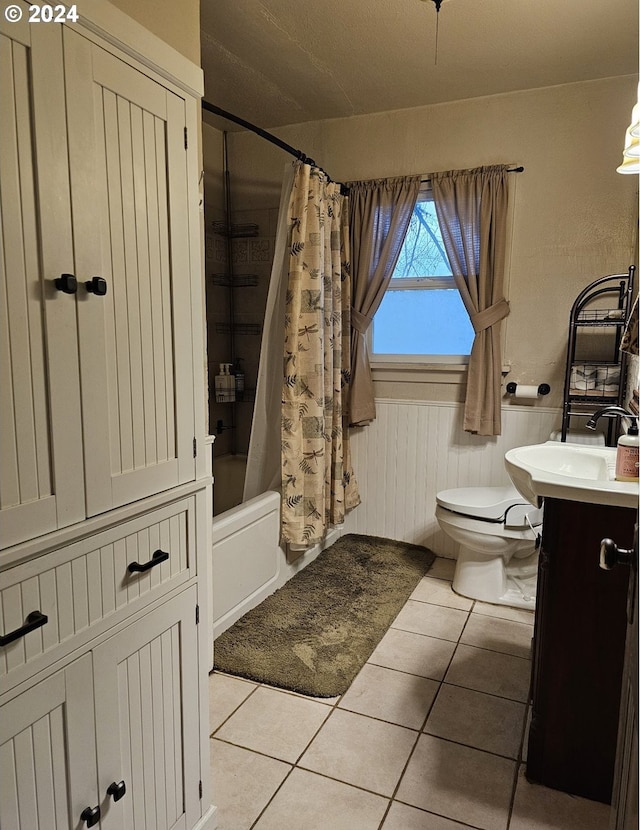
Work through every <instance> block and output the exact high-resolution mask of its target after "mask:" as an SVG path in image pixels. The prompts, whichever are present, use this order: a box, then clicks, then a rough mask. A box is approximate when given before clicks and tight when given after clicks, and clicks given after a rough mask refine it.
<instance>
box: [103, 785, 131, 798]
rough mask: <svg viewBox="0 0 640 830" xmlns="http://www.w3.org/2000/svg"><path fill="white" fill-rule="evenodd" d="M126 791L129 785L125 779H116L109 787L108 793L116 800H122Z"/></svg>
mask: <svg viewBox="0 0 640 830" xmlns="http://www.w3.org/2000/svg"><path fill="white" fill-rule="evenodd" d="M126 791H127V785H126V784H125V783H124V781H120V782H119V783H118V782H116V781H114V782H113V784H109V786H108V787H107V795H110V796H111V797H112V798H113V800H114V801H120V799H121V798H122V797H123V795H124V794H125V793H126Z"/></svg>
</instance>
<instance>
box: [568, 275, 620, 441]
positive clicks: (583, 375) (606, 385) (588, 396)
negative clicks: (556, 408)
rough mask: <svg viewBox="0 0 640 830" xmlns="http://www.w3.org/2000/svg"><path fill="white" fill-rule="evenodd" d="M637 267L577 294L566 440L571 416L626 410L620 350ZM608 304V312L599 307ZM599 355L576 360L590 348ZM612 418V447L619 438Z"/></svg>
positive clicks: (572, 320) (572, 317)
mask: <svg viewBox="0 0 640 830" xmlns="http://www.w3.org/2000/svg"><path fill="white" fill-rule="evenodd" d="M635 270H636V269H635V266H634V265H631V266H630V267H629V271H628V273H627V274H611V275H609V276H607V277H601V278H600V279H597V280H595V281H594V282H592V283H590V285H587V287H586V288H584V289H583V290H582V291H581V292H580V294H578V296H577V298H576V300H575V302H574V304H573V306H572V308H571V314H570V316H569V343H568V348H567V364H566V372H565V380H564V395H563V398H564V402H563V410H562V433H561V440H562V441H566V440H567V432H568V430H569V425H570V421H571V418H588V417H590V416H591V415H593V414H594V412H595V411H596V410H597V409H599V408H601V407H604V406H612V405H618V406H622V404H623V402H624V391H625V368H626V355H625V353H624V352H620V351H619V348H620V341H621V339H622V332H623V331H624V327H625V326H626V324H627V322H628V320H629V315H630V313H631V299H632V295H633V281H634V276H635ZM603 301H604V302H606V303H607V305H608V306H612V305H613V307H608V308H598V307H596V308H594V307H593V304H594V302H595V303H596V305H597V303H599V302H600V303H601V302H603ZM589 347H590V349H591V351H592V352H595V353H596V354H597V355H598V356H597V357H590V356H584V357H577V356H576V355H577V354H579V353H580V352H581V351H582V350H583V349H585V348H586V352H587V355H589V354H590V349H589ZM618 417H619V416H616V415H612V416H611V417H610V419H609V427H608V436H607V437H608V443H609V444H611V443H612V442H613V440H614V438H615V436H614V434H613V426H614V421H617V418H618Z"/></svg>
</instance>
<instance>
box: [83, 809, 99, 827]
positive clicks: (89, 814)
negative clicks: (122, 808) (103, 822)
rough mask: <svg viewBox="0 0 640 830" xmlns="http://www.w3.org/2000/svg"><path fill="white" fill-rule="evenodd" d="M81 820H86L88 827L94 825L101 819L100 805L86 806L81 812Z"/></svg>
mask: <svg viewBox="0 0 640 830" xmlns="http://www.w3.org/2000/svg"><path fill="white" fill-rule="evenodd" d="M80 820H81V821H84V822H85V824H86V825H87V827H94V826H95V825H96V824H97V823H98V822H99V821H100V805H98V806H97V807H85V808H84V810H83V811H82V812H81V813H80Z"/></svg>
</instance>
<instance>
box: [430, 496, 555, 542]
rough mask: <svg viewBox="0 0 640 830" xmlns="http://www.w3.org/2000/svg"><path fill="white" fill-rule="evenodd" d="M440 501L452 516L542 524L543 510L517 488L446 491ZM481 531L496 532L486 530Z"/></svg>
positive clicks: (499, 521)
mask: <svg viewBox="0 0 640 830" xmlns="http://www.w3.org/2000/svg"><path fill="white" fill-rule="evenodd" d="M436 502H437V504H438V505H439V506H440V507H444V508H445V509H446V510H450V511H451V512H452V513H457V514H459V515H460V516H466V517H468V518H469V519H471V520H474V519H475V520H479V521H480V522H489V523H491V522H493V523H505V524H506V525H507V526H509V525H515V526H522V525H527V526H528V523H527V521H526V518H525V517H526V516H529V520H530V521H531V524H533V525H534V526H535V525H537V524H540V523H541V522H542V511H540V510H537V509H536V508H535V507H534V505H532V504H531V503H530V502H528V501H527V500H526V499H525V498H523V497H522V496H521V495H520V493H519V492H518V491H517V490H516V488H515V487H513V485H506V486H504V487H458V488H456V489H453V490H442V491H441V492H440V493H438V494H437V495H436ZM478 532H483V533H490V532H492V531H490V530H488V529H484V530H483V531H478Z"/></svg>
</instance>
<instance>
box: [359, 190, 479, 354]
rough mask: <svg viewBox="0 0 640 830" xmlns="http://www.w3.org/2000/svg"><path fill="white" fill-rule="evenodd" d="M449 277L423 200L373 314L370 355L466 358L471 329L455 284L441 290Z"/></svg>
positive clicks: (432, 213)
mask: <svg viewBox="0 0 640 830" xmlns="http://www.w3.org/2000/svg"><path fill="white" fill-rule="evenodd" d="M434 277H435V278H436V279H437V283H436V284H435V285H434V284H433V283H432V284H431V285H429V281H428V278H434ZM447 277H451V268H450V266H449V260H448V259H447V255H446V252H445V249H444V244H443V242H442V234H441V233H440V227H439V225H438V219H437V216H436V211H435V205H434V204H433V201H431V200H427V199H426V198H425V199H423V200H421V201H419V202H418V203H417V205H416V207H415V209H414V211H413V216H412V217H411V222H410V224H409V229H408V231H407V236H406V238H405V241H404V244H403V246H402V251H401V252H400V256H399V258H398V263H397V265H396V268H395V270H394V272H393V277H392V283H391V286H390V288H389V289H388V290H387V292H386V294H385V296H384V298H383V300H382V303H381V304H380V307H379V309H378V311H377V312H376V315H375V320H374V324H373V352H374V354H397V355H434V356H435V355H438V356H440V355H468V354H470V352H471V345H472V343H473V336H474V335H473V327H472V326H471V322H470V320H469V315H468V314H467V312H466V309H465V307H464V305H463V303H462V300H461V298H460V293H459V291H458V290H457V288H455V286H454V284H453V281H452V282H451V286H450V287H445V286H446V282H445V286H443V282H442V281H443V279H445V280H446V278H447ZM425 278H426V279H425ZM416 279H417V280H424V282H419V283H416V282H413V280H416ZM403 280H407V283H408V284H407V290H404V288H403V286H402V282H403ZM409 280H411V281H412V284H409Z"/></svg>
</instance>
